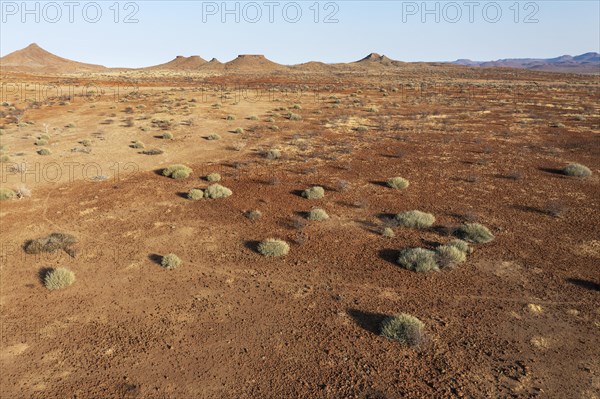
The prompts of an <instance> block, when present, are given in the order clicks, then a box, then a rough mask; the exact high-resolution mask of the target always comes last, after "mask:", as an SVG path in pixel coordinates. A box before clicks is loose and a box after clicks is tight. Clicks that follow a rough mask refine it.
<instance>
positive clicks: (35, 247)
mask: <svg viewBox="0 0 600 399" xmlns="http://www.w3.org/2000/svg"><path fill="white" fill-rule="evenodd" d="M76 243H77V238H76V237H75V236H74V235H72V234H69V233H52V234H50V235H48V236H47V237H42V238H37V239H35V240H29V241H27V243H25V247H24V249H25V252H26V253H28V254H39V253H42V252H49V253H50V252H54V251H58V250H59V249H62V250H68V249H69V247H70V246H72V245H74V244H76Z"/></svg>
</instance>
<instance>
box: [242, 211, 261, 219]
mask: <svg viewBox="0 0 600 399" xmlns="http://www.w3.org/2000/svg"><path fill="white" fill-rule="evenodd" d="M244 216H246V217H247V218H248V219H250V220H258V219H260V218H261V217H262V212H261V211H259V210H258V209H257V210H254V211H248V212H245V213H244Z"/></svg>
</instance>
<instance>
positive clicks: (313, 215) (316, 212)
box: [307, 208, 329, 221]
mask: <svg viewBox="0 0 600 399" xmlns="http://www.w3.org/2000/svg"><path fill="white" fill-rule="evenodd" d="M307 219H308V220H315V221H320V220H327V219H329V215H328V214H327V212H325V210H324V209H321V208H315V209H312V210H311V211H310V212H308V216H307Z"/></svg>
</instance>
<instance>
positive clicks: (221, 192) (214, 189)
mask: <svg viewBox="0 0 600 399" xmlns="http://www.w3.org/2000/svg"><path fill="white" fill-rule="evenodd" d="M231 194H233V192H232V191H231V190H230V189H228V188H227V187H223V186H222V185H220V184H213V185H211V186H208V188H207V189H206V190H204V196H205V197H206V198H211V199H217V198H227V197H229V196H230V195H231Z"/></svg>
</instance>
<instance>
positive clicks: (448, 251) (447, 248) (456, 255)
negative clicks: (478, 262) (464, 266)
mask: <svg viewBox="0 0 600 399" xmlns="http://www.w3.org/2000/svg"><path fill="white" fill-rule="evenodd" d="M435 252H436V254H437V258H438V262H439V264H440V266H441V267H451V266H453V265H456V264H457V263H463V262H464V261H466V260H467V254H466V253H465V252H463V251H461V250H460V249H458V248H457V247H455V246H453V245H441V246H439V247H437V248H436V250H435Z"/></svg>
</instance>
